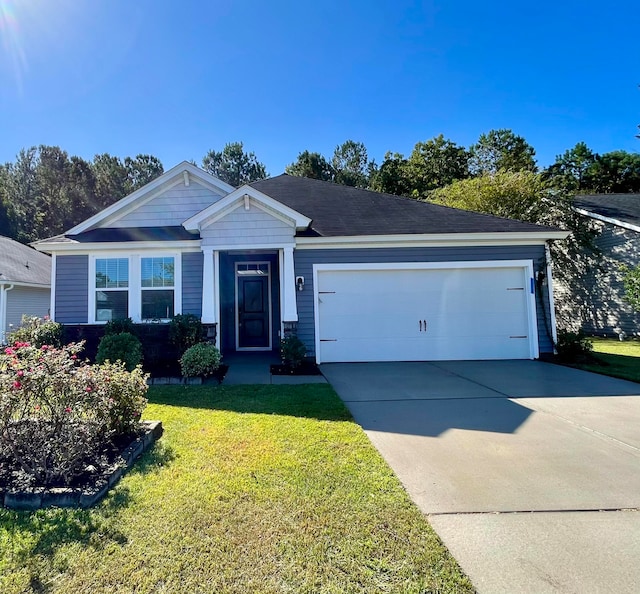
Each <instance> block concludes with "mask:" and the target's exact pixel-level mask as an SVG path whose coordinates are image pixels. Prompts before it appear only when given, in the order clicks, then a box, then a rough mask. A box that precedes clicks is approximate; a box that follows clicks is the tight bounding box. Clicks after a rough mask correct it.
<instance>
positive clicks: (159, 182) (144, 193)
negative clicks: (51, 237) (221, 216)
mask: <svg viewBox="0 0 640 594" xmlns="http://www.w3.org/2000/svg"><path fill="white" fill-rule="evenodd" d="M190 178H193V179H195V180H196V181H198V182H200V183H201V184H203V185H204V186H205V187H208V188H210V189H212V190H213V191H215V192H219V193H221V194H229V193H230V192H233V191H234V190H235V188H234V187H233V186H230V185H229V184H227V183H225V182H223V181H222V180H220V179H218V178H217V177H214V176H213V175H210V174H209V173H207V172H206V171H203V170H202V169H200V168H198V167H196V166H195V165H192V164H191V163H189V162H187V161H183V162H182V163H179V164H178V165H176V166H175V167H172V168H171V169H169V170H168V171H166V172H165V173H163V174H162V175H161V176H160V177H157V178H156V179H154V180H153V181H152V182H150V183H148V184H147V185H145V186H143V187H142V188H140V189H139V190H136V191H135V192H133V193H132V194H129V195H128V196H125V197H124V198H123V199H122V200H118V202H116V203H114V204H112V205H111V206H109V207H107V208H105V209H104V210H101V211H100V212H99V213H97V214H96V215H94V216H92V217H90V218H88V219H87V220H86V221H83V222H82V223H80V224H79V225H76V226H75V227H73V228H72V229H69V230H68V231H67V232H66V234H67V235H76V234H78V233H82V232H83V231H87V230H89V229H91V228H93V227H95V226H97V225H99V224H100V223H102V222H104V221H113V220H114V219H116V218H118V217H119V216H124V215H125V214H127V213H128V212H130V211H131V210H133V209H134V208H136V207H138V206H139V205H140V204H141V203H144V202H146V201H147V200H150V199H152V198H154V197H155V196H157V195H158V194H159V193H160V192H163V191H165V190H167V189H169V188H171V187H172V186H174V185H177V184H179V183H184V184H187V183H188V181H189V179H190Z"/></svg>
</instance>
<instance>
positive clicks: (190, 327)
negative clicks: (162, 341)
mask: <svg viewBox="0 0 640 594" xmlns="http://www.w3.org/2000/svg"><path fill="white" fill-rule="evenodd" d="M169 340H170V341H171V342H172V343H173V344H175V345H176V346H177V347H178V349H179V350H180V353H184V352H185V351H186V350H187V349H188V348H189V347H192V346H194V345H196V344H198V343H199V342H200V341H201V340H202V322H201V321H200V318H199V317H198V316H194V315H193V314H178V315H176V316H174V317H173V318H171V321H170V322H169Z"/></svg>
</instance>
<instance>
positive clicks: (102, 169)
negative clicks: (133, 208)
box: [93, 153, 130, 208]
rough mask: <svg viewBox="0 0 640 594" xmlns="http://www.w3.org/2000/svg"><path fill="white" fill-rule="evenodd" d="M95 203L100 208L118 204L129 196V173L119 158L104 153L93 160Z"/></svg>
mask: <svg viewBox="0 0 640 594" xmlns="http://www.w3.org/2000/svg"><path fill="white" fill-rule="evenodd" d="M93 174H94V177H95V201H96V206H97V207H98V208H106V207H107V206H109V205H111V204H113V203H114V202H117V201H118V200H120V199H121V198H124V197H125V196H126V195H127V194H129V188H130V185H129V173H128V171H127V168H126V167H125V165H124V163H123V162H122V161H121V160H120V158H119V157H114V156H113V155H110V154H109V153H102V154H99V155H96V156H95V157H94V158H93Z"/></svg>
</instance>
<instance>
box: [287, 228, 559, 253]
mask: <svg viewBox="0 0 640 594" xmlns="http://www.w3.org/2000/svg"><path fill="white" fill-rule="evenodd" d="M569 235H570V233H569V231H533V232H531V231H529V232H525V233H522V232H521V233H511V232H507V233H428V234H426V233H425V234H413V235H408V234H405V235H359V236H342V237H296V248H297V249H319V248H320V249H325V248H333V249H338V248H357V247H380V248H384V247H390V248H392V247H401V246H404V247H449V246H469V245H473V246H486V245H544V244H545V243H546V242H547V241H552V240H558V239H566V238H567V237H569Z"/></svg>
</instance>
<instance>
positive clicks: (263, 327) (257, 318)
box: [238, 275, 271, 349]
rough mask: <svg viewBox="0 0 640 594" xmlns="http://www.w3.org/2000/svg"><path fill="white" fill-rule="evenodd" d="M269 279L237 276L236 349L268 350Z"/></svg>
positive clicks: (265, 277) (257, 276)
mask: <svg viewBox="0 0 640 594" xmlns="http://www.w3.org/2000/svg"><path fill="white" fill-rule="evenodd" d="M269 318H270V315H269V277H268V276H267V275H246V276H238V348H241V349H250V348H269V347H270V346H271V345H270V344H269V342H270V341H269V334H270V324H269Z"/></svg>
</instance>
